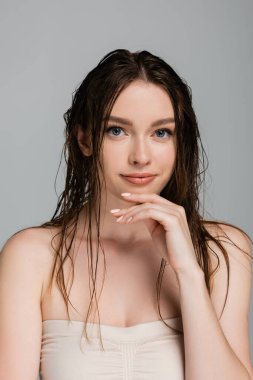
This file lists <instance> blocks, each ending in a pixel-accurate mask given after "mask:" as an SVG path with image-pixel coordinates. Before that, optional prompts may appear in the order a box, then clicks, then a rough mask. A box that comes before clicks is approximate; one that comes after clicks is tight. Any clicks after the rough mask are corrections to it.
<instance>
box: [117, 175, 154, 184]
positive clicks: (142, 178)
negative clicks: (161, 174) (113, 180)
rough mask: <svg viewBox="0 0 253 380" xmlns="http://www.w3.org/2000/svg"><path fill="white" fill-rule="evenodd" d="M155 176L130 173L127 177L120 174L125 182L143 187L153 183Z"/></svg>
mask: <svg viewBox="0 0 253 380" xmlns="http://www.w3.org/2000/svg"><path fill="white" fill-rule="evenodd" d="M155 176H156V175H154V174H152V173H131V174H127V175H123V174H122V177H123V178H124V179H125V180H127V181H128V182H131V183H134V184H138V185H145V184H146V183H149V182H151V181H153V180H154V179H155Z"/></svg>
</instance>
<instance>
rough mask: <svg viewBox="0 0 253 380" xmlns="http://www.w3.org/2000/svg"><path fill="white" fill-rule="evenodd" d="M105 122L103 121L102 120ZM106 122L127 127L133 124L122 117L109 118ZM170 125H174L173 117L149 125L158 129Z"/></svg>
mask: <svg viewBox="0 0 253 380" xmlns="http://www.w3.org/2000/svg"><path fill="white" fill-rule="evenodd" d="M104 120H105V119H104ZM108 121H116V122H117V123H120V124H124V125H129V126H133V123H132V122H131V121H130V120H128V119H124V118H122V117H119V116H112V115H111V116H110V117H109V119H108ZM170 123H175V119H174V118H173V117H167V118H165V119H159V120H156V121H154V122H153V123H152V124H151V127H158V126H160V125H164V124H170Z"/></svg>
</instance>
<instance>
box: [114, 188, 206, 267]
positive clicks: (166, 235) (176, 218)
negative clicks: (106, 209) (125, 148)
mask: <svg viewBox="0 0 253 380" xmlns="http://www.w3.org/2000/svg"><path fill="white" fill-rule="evenodd" d="M124 194H125V193H122V194H121V195H122V196H123V198H124V199H125V200H128V201H129V202H134V203H136V202H138V203H139V204H138V205H136V204H135V205H134V206H131V207H129V208H125V209H121V210H119V211H116V212H113V216H115V217H117V221H118V222H119V223H127V224H129V223H131V224H132V223H135V222H139V221H141V220H142V221H143V222H144V223H145V224H146V226H147V228H148V230H149V232H150V235H151V237H152V239H153V242H154V244H155V246H156V247H157V248H158V251H159V252H160V254H161V256H162V257H163V258H164V259H165V260H166V261H167V262H168V264H169V265H170V266H171V267H172V268H173V269H174V271H175V272H176V274H180V273H181V272H186V273H192V272H193V271H197V272H200V271H201V268H200V266H199V264H198V262H197V259H196V255H195V251H194V247H193V243H192V239H191V235H190V231H189V227H188V223H187V219H186V214H185V210H184V208H183V207H182V206H179V205H176V204H175V203H173V202H170V201H168V200H167V199H165V198H163V197H161V196H160V195H158V194H133V193H132V194H131V195H129V196H126V195H124ZM119 217H121V219H120V220H118V219H119Z"/></svg>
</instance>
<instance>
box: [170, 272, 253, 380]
mask: <svg viewBox="0 0 253 380" xmlns="http://www.w3.org/2000/svg"><path fill="white" fill-rule="evenodd" d="M177 277H178V282H179V287H180V297H181V312H182V322H183V329H184V347H185V379H186V380H203V379H205V380H214V379H215V380H239V379H240V380H251V378H250V376H249V374H248V371H247V370H246V368H245V367H244V366H243V364H242V363H241V361H240V360H239V359H238V357H237V356H236V354H235V353H234V351H233V350H232V348H231V346H230V345H229V343H228V341H227V339H226V337H225V335H224V333H223V331H222V328H221V326H220V324H219V321H218V318H217V316H216V313H215V310H214V308H213V305H212V302H211V299H210V296H209V294H208V290H207V288H206V284H205V279H204V273H203V272H202V271H201V272H200V273H195V274H193V273H191V274H190V273H187V274H186V273H183V274H182V273H180V274H177Z"/></svg>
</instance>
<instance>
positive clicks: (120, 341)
mask: <svg viewBox="0 0 253 380" xmlns="http://www.w3.org/2000/svg"><path fill="white" fill-rule="evenodd" d="M165 322H166V323H167V324H168V325H170V326H172V327H174V328H176V329H179V330H180V331H183V329H182V327H183V326H182V319H181V317H175V318H168V319H165ZM83 327H84V322H81V321H67V320H45V321H43V322H42V346H41V360H40V376H41V379H42V380H86V379H87V380H101V379H103V380H150V379H154V380H169V379H172V380H183V379H184V343H183V334H180V333H177V332H175V331H174V330H173V329H172V328H170V327H167V326H165V325H164V323H163V322H162V321H160V320H158V321H153V322H146V323H141V324H138V325H134V326H130V327H116V326H110V325H103V324H100V330H101V338H102V343H103V347H104V351H102V348H101V344H100V339H99V338H100V335H99V325H98V324H96V323H95V324H93V323H88V324H87V333H88V337H89V338H90V340H91V343H89V342H88V341H87V340H86V339H85V334H83V336H82V337H81V335H82V331H83Z"/></svg>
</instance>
